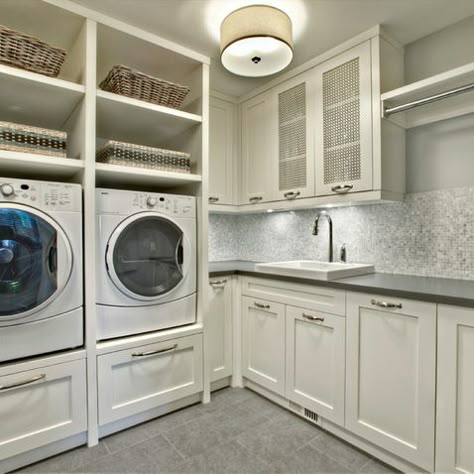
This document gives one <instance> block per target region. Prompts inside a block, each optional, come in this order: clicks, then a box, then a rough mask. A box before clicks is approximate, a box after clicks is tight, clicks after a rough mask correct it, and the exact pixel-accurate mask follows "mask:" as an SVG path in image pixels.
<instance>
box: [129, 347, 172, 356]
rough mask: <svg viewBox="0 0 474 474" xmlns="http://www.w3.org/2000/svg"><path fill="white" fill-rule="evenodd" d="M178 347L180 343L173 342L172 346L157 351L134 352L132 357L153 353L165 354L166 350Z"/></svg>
mask: <svg viewBox="0 0 474 474" xmlns="http://www.w3.org/2000/svg"><path fill="white" fill-rule="evenodd" d="M177 348H178V344H173V345H172V346H171V347H167V348H166V349H159V350H157V351H148V352H132V357H146V356H150V355H153V354H163V353H164V352H171V351H174V350H175V349H177Z"/></svg>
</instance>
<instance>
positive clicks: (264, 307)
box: [253, 301, 270, 309]
mask: <svg viewBox="0 0 474 474" xmlns="http://www.w3.org/2000/svg"><path fill="white" fill-rule="evenodd" d="M253 304H254V305H255V307H256V308H260V309H270V305H269V304H262V303H257V302H256V301H254V303H253Z"/></svg>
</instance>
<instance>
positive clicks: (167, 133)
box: [97, 90, 202, 146]
mask: <svg viewBox="0 0 474 474" xmlns="http://www.w3.org/2000/svg"><path fill="white" fill-rule="evenodd" d="M201 122H202V117H201V116H200V115H195V114H191V113H188V112H183V111H181V110H176V109H172V108H169V107H163V106H161V105H154V104H151V103H148V102H144V101H141V100H137V99H131V98H129V97H124V96H121V95H118V94H112V93H110V92H105V91H102V90H97V135H98V136H99V137H102V138H109V139H114V140H120V141H125V142H130V143H136V144H140V145H149V146H163V144H165V143H166V142H167V140H169V139H171V138H173V137H176V136H177V135H180V134H181V133H183V132H185V131H186V130H188V129H190V128H192V127H194V126H196V125H199V124H200V123H201Z"/></svg>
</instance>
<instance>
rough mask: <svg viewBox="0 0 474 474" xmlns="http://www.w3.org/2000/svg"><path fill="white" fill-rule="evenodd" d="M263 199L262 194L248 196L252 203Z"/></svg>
mask: <svg viewBox="0 0 474 474" xmlns="http://www.w3.org/2000/svg"><path fill="white" fill-rule="evenodd" d="M262 199H263V197H262V196H254V197H251V198H249V201H250V202H251V203H252V204H255V203H256V202H259V201H261V200H262Z"/></svg>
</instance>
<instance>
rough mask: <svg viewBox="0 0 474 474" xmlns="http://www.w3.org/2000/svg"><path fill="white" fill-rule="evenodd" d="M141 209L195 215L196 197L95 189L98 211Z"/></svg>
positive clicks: (177, 214)
mask: <svg viewBox="0 0 474 474" xmlns="http://www.w3.org/2000/svg"><path fill="white" fill-rule="evenodd" d="M142 211H156V212H160V213H162V214H166V215H169V216H175V217H196V198H195V197H193V196H182V195H176V194H158V193H145V192H134V191H119V190H115V189H113V190H112V189H98V190H97V212H98V213H110V214H131V213H135V212H142Z"/></svg>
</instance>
